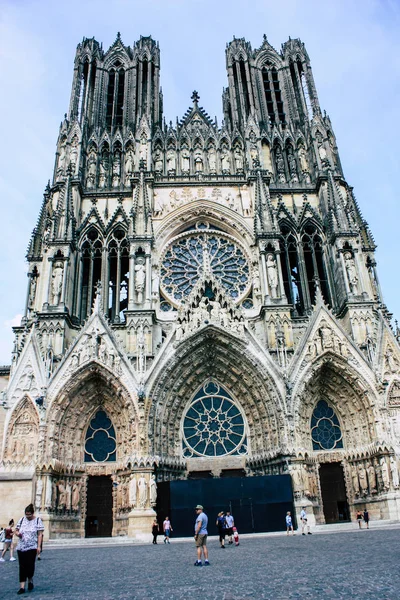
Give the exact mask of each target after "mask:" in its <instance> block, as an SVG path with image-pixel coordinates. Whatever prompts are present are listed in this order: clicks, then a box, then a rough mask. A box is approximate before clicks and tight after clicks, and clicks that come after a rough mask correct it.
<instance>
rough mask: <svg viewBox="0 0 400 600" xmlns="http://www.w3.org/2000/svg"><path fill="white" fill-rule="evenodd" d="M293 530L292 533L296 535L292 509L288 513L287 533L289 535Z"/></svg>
mask: <svg viewBox="0 0 400 600" xmlns="http://www.w3.org/2000/svg"><path fill="white" fill-rule="evenodd" d="M290 530H292V535H294V529H293V523H292V515H291V513H290V511H288V512H287V513H286V533H287V535H289V531H290Z"/></svg>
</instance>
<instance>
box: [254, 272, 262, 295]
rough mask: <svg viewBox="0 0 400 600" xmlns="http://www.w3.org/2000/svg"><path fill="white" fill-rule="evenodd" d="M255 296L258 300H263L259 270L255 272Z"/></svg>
mask: <svg viewBox="0 0 400 600" xmlns="http://www.w3.org/2000/svg"><path fill="white" fill-rule="evenodd" d="M253 294H254V296H255V297H256V298H261V282H260V272H259V270H258V269H257V268H254V270H253Z"/></svg>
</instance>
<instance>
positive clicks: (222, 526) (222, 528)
mask: <svg viewBox="0 0 400 600" xmlns="http://www.w3.org/2000/svg"><path fill="white" fill-rule="evenodd" d="M216 525H217V527H218V535H219V544H220V546H221V548H225V535H226V520H225V515H224V511H223V510H221V512H219V513H218V517H217V522H216Z"/></svg>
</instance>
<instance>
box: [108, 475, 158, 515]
mask: <svg viewBox="0 0 400 600" xmlns="http://www.w3.org/2000/svg"><path fill="white" fill-rule="evenodd" d="M116 484H117V485H116V504H117V509H118V510H129V509H132V508H137V509H145V508H148V506H149V505H150V506H155V505H156V502H157V482H156V479H155V476H154V475H151V476H150V478H149V479H146V477H145V476H144V475H140V477H139V478H138V479H137V478H136V475H135V474H133V475H131V476H125V477H120V478H119V481H117V482H116Z"/></svg>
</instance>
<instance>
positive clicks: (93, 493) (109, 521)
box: [85, 475, 113, 537]
mask: <svg viewBox="0 0 400 600" xmlns="http://www.w3.org/2000/svg"><path fill="white" fill-rule="evenodd" d="M112 509H113V498H112V481H111V477H110V476H109V475H100V476H90V477H89V480H88V487H87V508H86V522H85V537H111V534H112V525H113V513H112Z"/></svg>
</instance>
